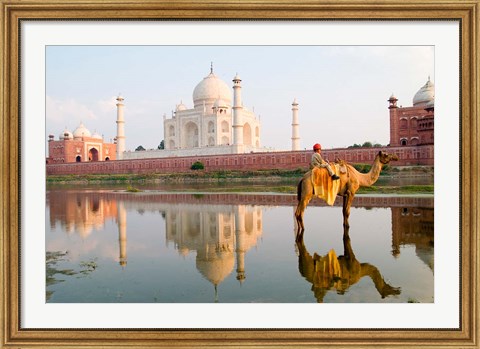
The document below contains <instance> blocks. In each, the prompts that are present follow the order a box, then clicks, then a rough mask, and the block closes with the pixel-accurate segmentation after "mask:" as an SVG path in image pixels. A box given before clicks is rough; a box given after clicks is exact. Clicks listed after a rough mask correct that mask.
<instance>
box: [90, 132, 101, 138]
mask: <svg viewBox="0 0 480 349" xmlns="http://www.w3.org/2000/svg"><path fill="white" fill-rule="evenodd" d="M92 138H96V139H103V137H102V135H101V134H99V133H98V132H94V133H93V135H92Z"/></svg>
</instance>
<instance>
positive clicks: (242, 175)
mask: <svg viewBox="0 0 480 349" xmlns="http://www.w3.org/2000/svg"><path fill="white" fill-rule="evenodd" d="M356 168H357V170H359V171H360V172H362V173H366V172H368V171H369V170H370V167H369V165H358V166H356ZM305 172H306V170H305V169H302V168H299V169H296V170H262V171H260V170H259V171H212V172H207V171H202V170H198V171H191V172H188V173H168V174H160V173H153V174H111V175H99V174H96V175H61V176H47V184H79V185H82V184H95V183H114V184H141V183H215V182H219V183H222V182H252V183H255V182H258V183H265V182H285V181H286V182H290V181H298V180H299V179H300V178H301V177H302V176H303V175H304V173H305ZM433 174H434V170H433V167H424V166H417V167H406V168H399V167H390V166H386V167H385V168H384V169H383V170H382V173H381V174H380V177H381V178H412V177H427V178H428V177H431V178H433Z"/></svg>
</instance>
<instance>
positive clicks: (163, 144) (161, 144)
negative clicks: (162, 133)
mask: <svg viewBox="0 0 480 349" xmlns="http://www.w3.org/2000/svg"><path fill="white" fill-rule="evenodd" d="M158 149H160V150H162V149H165V140H163V139H162V141H161V142H160V144H159V145H158Z"/></svg>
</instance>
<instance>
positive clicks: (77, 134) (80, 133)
mask: <svg viewBox="0 0 480 349" xmlns="http://www.w3.org/2000/svg"><path fill="white" fill-rule="evenodd" d="M81 137H91V133H90V131H89V130H88V129H87V128H86V127H85V125H83V123H82V122H81V123H80V125H78V127H77V128H76V129H75V131H73V138H81Z"/></svg>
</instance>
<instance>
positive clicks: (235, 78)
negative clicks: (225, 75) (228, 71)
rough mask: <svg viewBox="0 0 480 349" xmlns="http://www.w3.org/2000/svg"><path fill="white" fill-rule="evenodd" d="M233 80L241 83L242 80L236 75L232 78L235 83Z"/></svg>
mask: <svg viewBox="0 0 480 349" xmlns="http://www.w3.org/2000/svg"><path fill="white" fill-rule="evenodd" d="M235 80H239V81H242V79H241V78H240V75H238V73H237V74H235V77H234V78H233V81H235Z"/></svg>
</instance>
